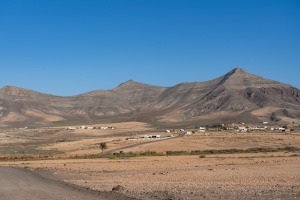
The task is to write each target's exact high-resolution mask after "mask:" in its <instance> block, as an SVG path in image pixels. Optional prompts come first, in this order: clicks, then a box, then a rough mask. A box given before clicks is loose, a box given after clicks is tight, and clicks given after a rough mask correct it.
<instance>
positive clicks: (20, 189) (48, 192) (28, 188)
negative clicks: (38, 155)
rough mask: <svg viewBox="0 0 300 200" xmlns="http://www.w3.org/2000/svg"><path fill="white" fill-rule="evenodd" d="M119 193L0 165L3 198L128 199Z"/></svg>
mask: <svg viewBox="0 0 300 200" xmlns="http://www.w3.org/2000/svg"><path fill="white" fill-rule="evenodd" d="M120 195H121V194H117V193H106V194H105V193H104V194H101V193H95V192H92V191H88V190H85V189H80V188H75V187H71V186H68V185H65V184H63V183H61V182H56V181H54V180H51V179H47V178H45V177H43V176H41V175H38V174H35V173H34V172H32V171H30V170H26V169H21V168H11V167H0V199H1V200H42V199H43V200H70V199H72V200H82V199H85V200H96V199H97V200H104V199H109V200H110V199H127V198H126V197H121V196H120Z"/></svg>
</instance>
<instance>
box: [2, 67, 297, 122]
mask: <svg viewBox="0 0 300 200" xmlns="http://www.w3.org/2000/svg"><path fill="white" fill-rule="evenodd" d="M100 119H110V120H115V119H118V120H139V121H150V122H162V123H163V122H164V123H170V122H187V123H188V122H193V121H194V122H199V123H201V124H204V123H205V124H213V123H232V122H252V123H254V122H259V121H272V122H274V123H281V124H289V123H297V124H299V123H300V90H299V89H297V88H295V87H293V86H290V85H287V84H283V83H280V82H277V81H273V80H268V79H265V78H262V77H260V76H256V75H253V74H250V73H247V72H246V71H244V70H243V69H241V68H235V69H233V70H232V71H230V72H228V73H227V74H225V75H224V76H221V77H219V78H216V79H213V80H211V81H206V82H193V83H181V84H178V85H175V86H173V87H167V88H165V87H158V86H152V85H147V84H143V83H138V82H134V81H128V82H125V83H123V84H120V85H119V86H118V87H116V88H114V89H112V90H96V91H92V92H88V93H84V94H81V95H77V96H71V97H60V96H53V95H48V94H42V93H39V92H35V91H32V90H27V89H23V88H18V87H12V86H5V87H3V88H1V89H0V126H1V127H5V126H30V125H47V124H50V123H53V122H88V121H97V120H100Z"/></svg>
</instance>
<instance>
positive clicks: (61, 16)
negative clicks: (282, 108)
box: [0, 0, 300, 96]
mask: <svg viewBox="0 0 300 200" xmlns="http://www.w3.org/2000/svg"><path fill="white" fill-rule="evenodd" d="M237 66H239V67H242V68H244V69H245V70H246V71H248V72H250V73H253V74H257V75H260V76H263V77H266V78H269V79H274V80H278V81H280V82H283V83H288V84H291V85H293V86H296V87H298V88H300V1H299V0H277V1H276V0H236V1H231V0H222V1H221V0H119V1H118V0H94V1H93V0H81V1H78V0H77V1H76V0H48V1H47V0H42V1H41V0H26V1H24V0H18V1H17V0H0V69H1V72H0V73H1V78H0V87H3V86H5V85H13V86H19V87H23V88H28V89H32V90H36V91H39V92H43V93H49V94H56V95H62V96H68V95H76V94H80V93H84V92H88V91H92V90H96V89H112V88H114V87H116V86H117V85H118V84H120V83H122V82H125V81H127V80H129V79H133V80H135V81H138V82H143V83H147V84H152V85H159V86H173V85H175V84H178V83H181V82H192V81H206V80H210V79H213V78H216V77H218V76H221V75H223V74H225V73H226V72H228V71H230V70H231V69H233V68H234V67H237Z"/></svg>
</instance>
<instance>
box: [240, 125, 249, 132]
mask: <svg viewBox="0 0 300 200" xmlns="http://www.w3.org/2000/svg"><path fill="white" fill-rule="evenodd" d="M238 131H239V132H242V133H244V132H247V128H246V127H245V126H240V127H238Z"/></svg>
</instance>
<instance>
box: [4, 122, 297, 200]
mask: <svg viewBox="0 0 300 200" xmlns="http://www.w3.org/2000/svg"><path fill="white" fill-rule="evenodd" d="M99 126H101V125H99ZM108 126H115V127H116V129H115V130H98V129H97V130H75V131H69V130H65V129H64V127H55V128H43V129H33V130H31V129H29V130H19V129H9V130H8V129H5V130H1V131H0V154H1V156H3V155H4V156H6V157H9V156H16V155H17V156H24V155H58V157H59V159H49V160H23V161H18V160H15V161H5V160H4V159H2V161H0V166H15V167H21V168H26V169H30V170H32V171H34V172H37V173H41V174H46V176H48V177H50V178H53V179H55V180H58V181H64V182H65V183H68V184H74V185H77V186H79V187H82V188H88V189H91V190H95V191H101V192H111V191H112V188H113V187H115V186H117V185H120V186H122V187H121V189H120V191H119V192H117V193H118V194H119V193H120V194H122V195H123V196H122V197H124V198H125V197H128V198H135V199H195V200H196V199H300V152H273V153H256V154H249V153H244V154H228V155H222V154H218V155H206V156H202V157H201V158H200V156H156V157H136V158H130V159H128V158H127V159H108V158H101V159H65V158H67V157H68V156H70V155H75V154H76V155H77V154H79V155H82V154H91V153H92V154H93V153H100V149H99V147H98V143H100V142H103V141H105V142H108V146H109V149H108V150H107V151H113V150H114V149H119V148H121V147H123V148H124V151H133V152H137V151H139V152H140V151H157V152H163V151H191V150H208V149H233V148H236V149H247V148H257V147H274V148H278V147H287V146H293V147H298V148H299V147H300V134H299V133H298V132H291V133H265V132H257V133H245V134H237V133H232V132H207V133H205V134H204V133H202V134H200V133H197V134H194V135H185V136H183V137H178V138H176V137H174V138H173V139H170V140H157V142H155V143H149V144H145V142H147V140H145V141H144V140H136V141H128V140H126V138H127V137H136V136H142V135H145V134H159V133H160V134H165V133H164V132H162V130H157V129H156V128H153V127H151V126H149V125H147V124H144V123H120V124H109V125H108ZM172 134H174V136H177V135H178V133H177V132H175V133H172ZM132 145H136V146H134V147H130V148H126V147H128V146H132ZM58 157H57V158H58ZM121 199H122V198H121Z"/></svg>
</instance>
